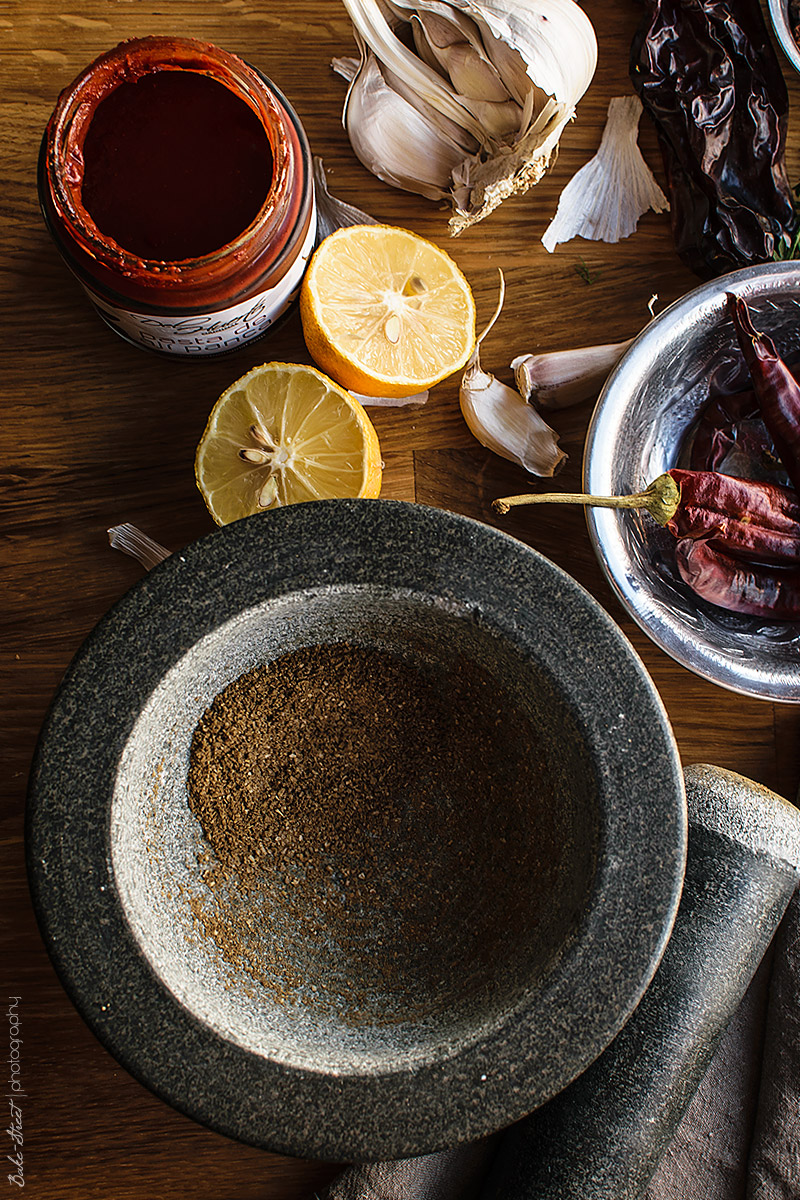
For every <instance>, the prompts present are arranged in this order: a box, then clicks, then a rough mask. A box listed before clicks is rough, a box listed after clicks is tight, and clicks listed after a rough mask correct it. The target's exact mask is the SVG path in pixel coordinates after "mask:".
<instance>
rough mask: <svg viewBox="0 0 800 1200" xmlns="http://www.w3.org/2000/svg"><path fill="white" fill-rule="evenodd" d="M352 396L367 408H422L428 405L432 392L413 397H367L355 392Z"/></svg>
mask: <svg viewBox="0 0 800 1200" xmlns="http://www.w3.org/2000/svg"><path fill="white" fill-rule="evenodd" d="M350 395H351V396H352V397H353V399H354V400H358V402H359V404H363V405H364V407H365V408H422V406H423V405H424V404H427V403H428V397H429V395H430V391H425V392H414V393H413V395H411V396H365V395H364V393H363V392H353V391H351V392H350Z"/></svg>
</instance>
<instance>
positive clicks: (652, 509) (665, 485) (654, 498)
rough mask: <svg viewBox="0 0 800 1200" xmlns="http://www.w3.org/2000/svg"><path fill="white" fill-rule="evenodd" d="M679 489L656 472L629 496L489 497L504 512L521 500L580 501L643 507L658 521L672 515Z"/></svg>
mask: <svg viewBox="0 0 800 1200" xmlns="http://www.w3.org/2000/svg"><path fill="white" fill-rule="evenodd" d="M680 496H681V490H680V487H679V486H678V484H677V483H676V482H675V480H674V479H673V478H672V476H671V475H668V474H664V475H659V476H658V478H657V479H654V480H653V482H652V483H651V484H649V485H648V487H646V488H645V490H644V491H643V492H634V493H632V494H631V495H629V496H590V495H587V494H586V493H585V492H529V493H527V494H526V495H524V496H503V497H502V498H501V499H499V500H493V501H492V508H493V509H494V511H495V512H497V513H500V514H503V513H507V512H508V510H509V509H510V508H515V507H516V506H517V505H521V504H583V505H584V506H586V507H591V508H644V509H647V511H648V512H649V513H650V515H651V516H652V517H654V518H655V519H656V521H658V523H659V525H666V523H667V521H670V520H671V519H672V518H673V517H674V516H675V513H676V511H677V508H678V503H679V501H680Z"/></svg>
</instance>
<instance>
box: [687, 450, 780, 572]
mask: <svg viewBox="0 0 800 1200" xmlns="http://www.w3.org/2000/svg"><path fill="white" fill-rule="evenodd" d="M667 473H668V475H669V476H670V477H671V478H672V479H673V480H674V481H675V483H677V484H678V487H679V488H680V503H679V504H678V506H677V507H676V510H675V514H674V516H672V517H671V518H670V519H669V520H668V521H667V522H666V527H667V529H669V531H670V533H672V534H673V535H674V536H675V537H676V538H678V539H681V538H686V537H690V538H699V537H702V536H707V537H708V539H709V541H710V542H711V544H713V545H714V546H715V547H718V548H719V549H721V550H727V551H731V552H733V553H734V554H736V555H739V556H742V557H747V558H753V559H756V560H759V561H762V562H770V563H772V562H775V563H780V562H783V563H800V498H799V497H798V495H797V493H796V492H795V491H794V490H793V489H792V488H784V487H780V486H779V485H778V484H774V483H758V482H756V481H755V480H751V479H735V478H734V477H733V476H732V475H720V474H719V473H717V472H716V471H681V470H678V469H677V468H676V469H674V470H672V471H669V472H667Z"/></svg>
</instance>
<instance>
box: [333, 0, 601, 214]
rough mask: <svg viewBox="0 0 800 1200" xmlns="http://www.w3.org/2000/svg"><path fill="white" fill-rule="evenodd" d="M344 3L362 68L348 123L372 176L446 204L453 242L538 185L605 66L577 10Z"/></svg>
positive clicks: (469, 2) (521, 3) (555, 2)
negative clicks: (510, 199) (598, 68)
mask: <svg viewBox="0 0 800 1200" xmlns="http://www.w3.org/2000/svg"><path fill="white" fill-rule="evenodd" d="M343 2H344V5H345V8H346V9H347V11H348V13H349V15H350V18H351V20H352V22H353V27H354V30H355V32H356V39H357V41H358V44H359V49H360V51H361V61H360V65H359V67H358V69H357V70H355V72H354V73H353V74H352V75H351V85H350V89H349V91H348V94H347V98H346V100H345V105H344V111H343V113H342V121H343V123H344V125H345V128H346V129H347V132H348V135H349V137H350V141H351V143H352V146H353V149H354V150H355V153H356V154H357V156H358V157H359V158H360V159H361V161H362V162H363V163H364V165H365V166H366V167H368V169H369V170H371V171H372V172H373V173H374V174H376V175H377V176H378V177H379V178H380V179H383V180H385V181H386V182H389V183H392V184H393V185H394V186H396V187H400V188H404V189H405V190H406V191H411V192H416V193H418V194H419V195H423V196H427V197H428V198H430V199H441V198H443V197H446V198H448V199H449V200H450V202H451V204H452V206H453V210H454V211H453V216H452V217H451V220H450V231H451V233H453V234H457V233H460V232H461V231H462V230H463V229H466V228H467V227H468V226H470V225H473V224H475V222H476V221H480V220H482V219H483V218H484V217H485V216H487V215H488V214H489V213H490V212H491V211H492V210H493V209H494V208H496V207H497V206H498V205H499V204H500V203H502V201H503V200H505V199H506V198H508V197H509V196H512V195H515V194H517V193H520V192H524V191H527V189H528V188H529V187H531V186H532V185H533V184H535V183H537V182H538V181H539V179H540V178H541V177H542V175H543V174H544V172H545V171H546V170H547V168H548V166H549V165H550V164H551V163H552V162H553V160H554V158H555V155H556V152H557V147H558V141H559V138H560V137H561V133H562V131H563V129H564V126H565V125H566V123H567V122H568V121H570V120H571V119H572V117H573V116H574V114H575V106H576V104H577V103H578V101H579V100H580V98H581V96H582V95H583V93H584V92H585V90H586V88H587V87H588V85H589V83H590V81H591V79H592V77H593V75H594V70H595V67H596V64H597V41H596V38H595V34H594V29H593V28H592V24H591V22H590V21H589V18H588V17H587V16H586V14H585V13H584V12H583V10H582V9H581V8H580V7H579V6H578V5H577V4H576V3H575V2H574V0H343ZM343 61H346V60H341V59H339V60H336V63H335V64H334V65H335V67H336V69H337V70H338V69H340V66H341V64H342V62H343ZM337 64H339V65H337ZM342 73H343V72H342ZM387 92H389V93H394V95H395V97H398V98H399V100H402V101H404V102H405V106H407V107H405V106H404V105H403V104H401V103H397V102H395V101H393V100H392V98H391V96H390V95H387V94H386V93H387ZM408 108H411V109H412V110H413V111H414V112H415V114H416V117H412V116H411V115H410V114H409V112H408V111H407V109H408ZM376 125H379V126H380V132H379V131H378V129H376V128H375V126H376ZM457 150H458V151H460V153H457Z"/></svg>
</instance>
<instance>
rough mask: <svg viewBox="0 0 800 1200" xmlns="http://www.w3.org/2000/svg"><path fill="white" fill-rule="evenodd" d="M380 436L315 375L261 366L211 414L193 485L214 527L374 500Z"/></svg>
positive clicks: (355, 406) (360, 411) (359, 410)
mask: <svg viewBox="0 0 800 1200" xmlns="http://www.w3.org/2000/svg"><path fill="white" fill-rule="evenodd" d="M381 468H382V464H381V451H380V446H379V445H378V435H377V434H376V432H375V429H374V428H373V425H372V422H371V421H370V419H369V417H368V416H367V414H366V412H365V411H364V408H363V406H362V405H361V404H360V403H359V402H358V400H356V399H354V397H353V396H351V395H349V393H348V392H346V391H345V390H344V389H343V388H340V387H339V386H338V385H337V384H335V383H334V382H333V380H332V379H328V378H327V377H326V376H325V375H323V374H322V373H321V372H320V371H316V370H315V369H314V368H313V367H306V366H300V365H298V364H296V363H265V364H264V365H263V366H261V367H254V368H253V370H252V371H249V372H248V373H247V375H243V376H242V378H241V379H237V381H236V383H233V384H231V386H230V387H229V388H228V390H227V391H226V392H223V394H222V395H221V396H220V398H219V400H218V401H217V403H216V404H215V405H214V408H213V409H212V412H211V416H210V417H209V419H208V424H207V425H206V429H205V432H204V434H203V436H202V438H201V439H200V443H199V445H198V447H197V455H196V458H195V479H196V480H197V486H198V487H199V489H200V491H201V493H202V495H203V499H204V500H205V502H206V504H207V506H208V511H209V512H210V513H211V516H212V517H213V518H214V520H215V521H216V522H217V524H218V525H227V524H228V523H229V522H230V521H235V520H237V519H238V518H239V517H246V516H249V515H250V514H251V513H256V512H263V511H264V510H266V509H270V508H278V507H280V506H281V505H284V504H295V503H298V502H299V501H303V500H329V499H333V498H336V497H343V496H355V497H360V496H364V497H367V496H377V495H378V494H379V493H380V490H381Z"/></svg>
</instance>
